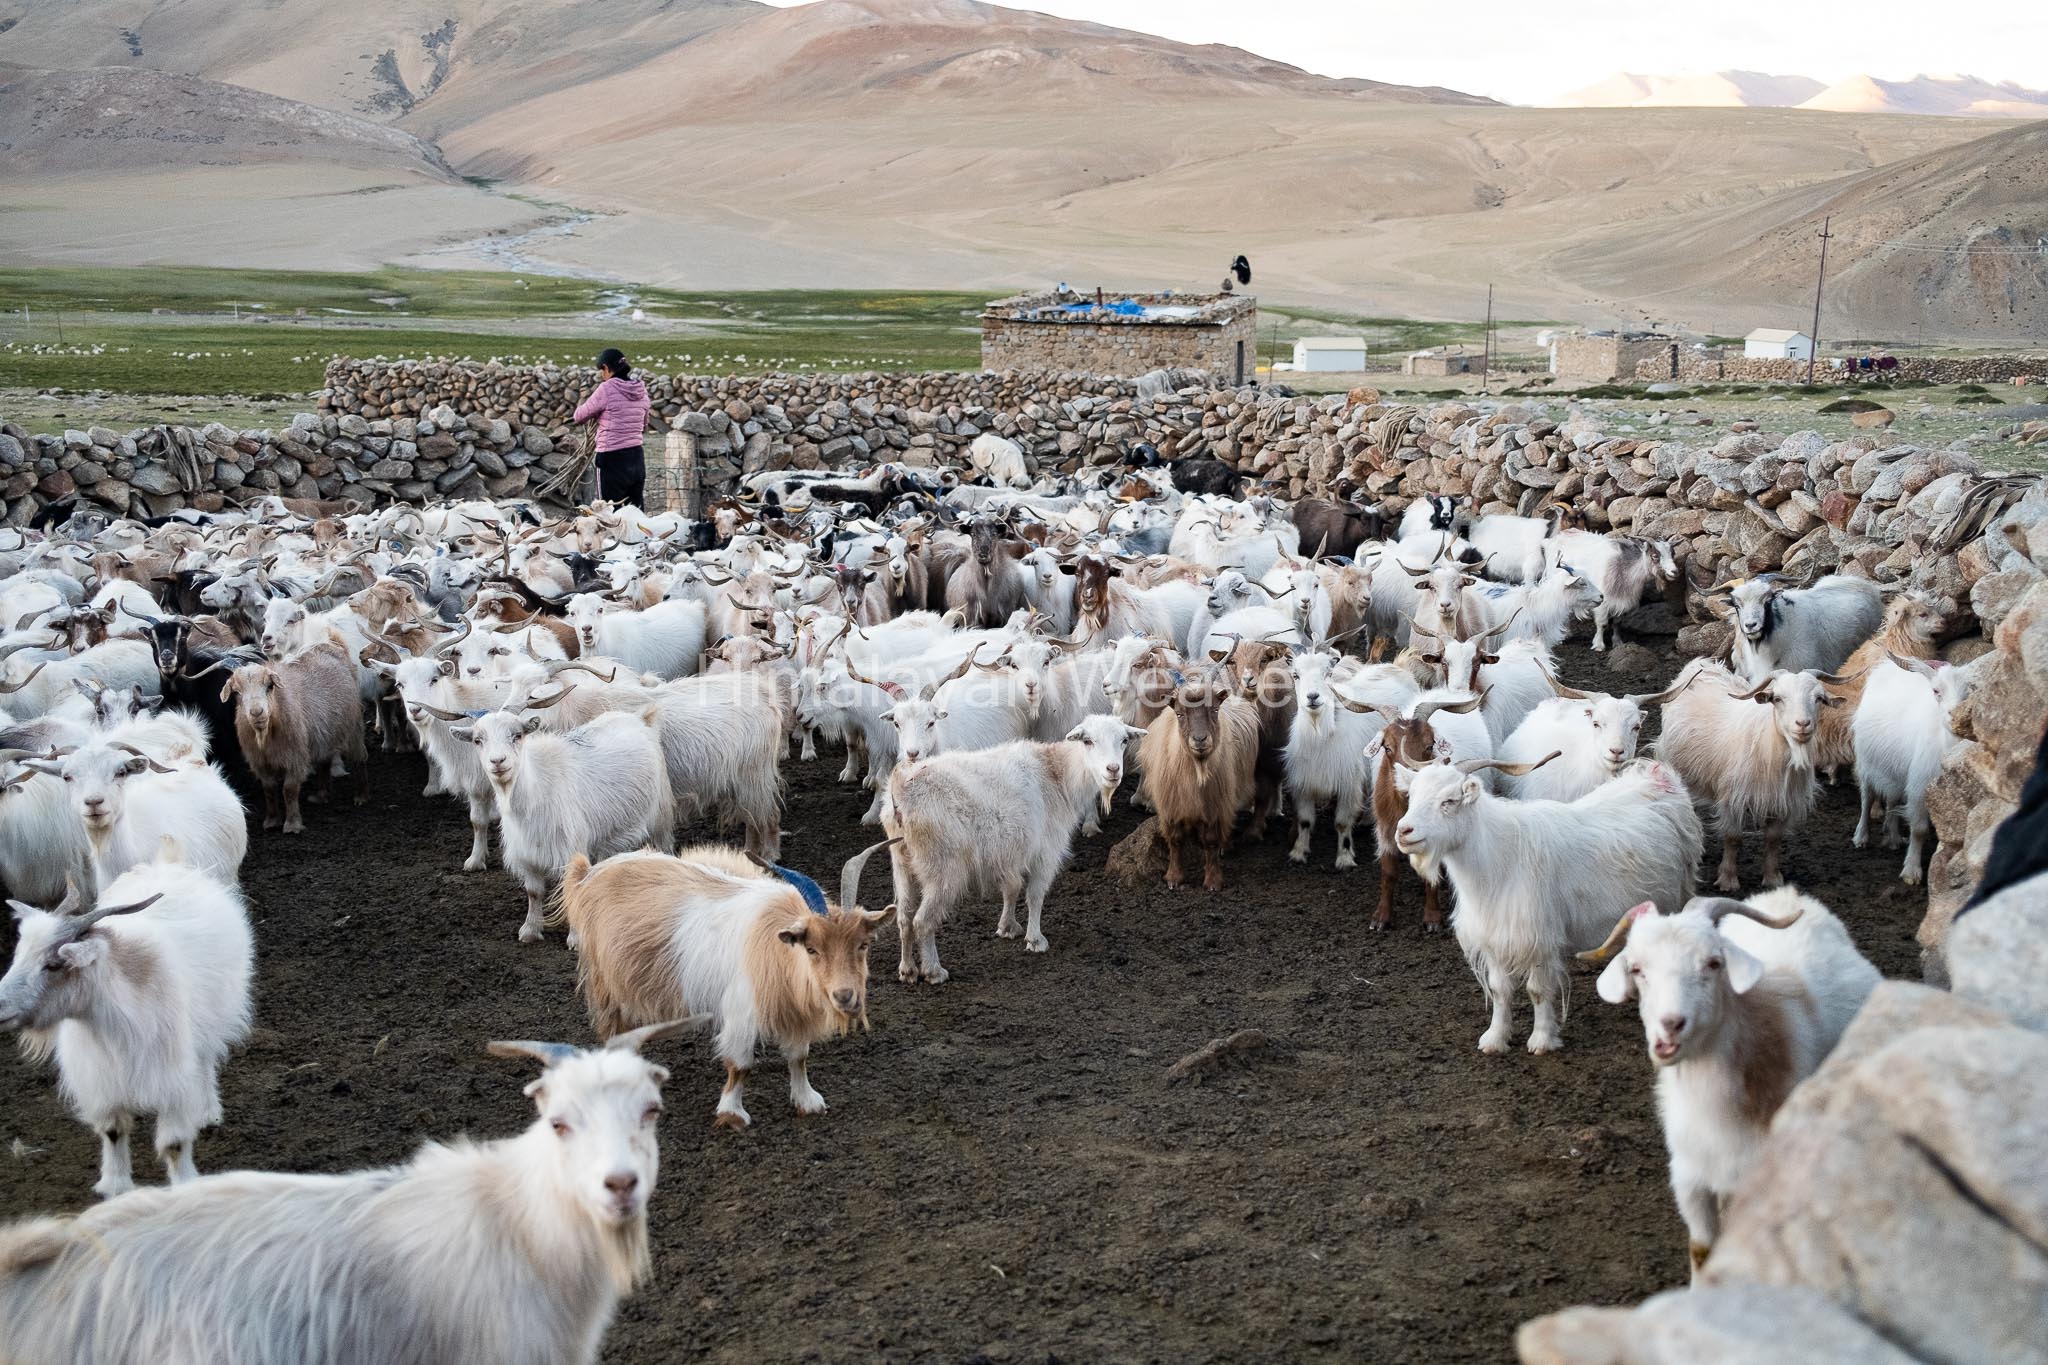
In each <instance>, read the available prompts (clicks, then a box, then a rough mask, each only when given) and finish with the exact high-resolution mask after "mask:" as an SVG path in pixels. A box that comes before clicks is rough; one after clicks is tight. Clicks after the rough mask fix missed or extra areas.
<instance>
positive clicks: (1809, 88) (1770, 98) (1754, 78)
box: [1551, 71, 1824, 109]
mask: <svg viewBox="0 0 2048 1365" xmlns="http://www.w3.org/2000/svg"><path fill="white" fill-rule="evenodd" d="M1823 88H1824V87H1823V86H1822V84H1821V82H1819V81H1817V80H1814V79H1813V78H1812V77H1811V76H1772V75H1767V74H1765V73H1764V72H1761V71H1715V72H1712V73H1710V74H1708V75H1705V76H1641V75H1636V74H1634V73H1632V72H1627V71H1623V72H1619V73H1617V74H1615V75H1612V76H1609V77H1608V78H1607V79H1606V80H1604V81H1600V82H1598V83H1597V84H1594V85H1589V86H1586V87H1585V88H1584V89H1582V90H1574V91H1572V92H1571V93H1570V94H1568V95H1563V96H1560V97H1559V98H1557V99H1555V100H1553V101H1551V104H1552V105H1554V106H1555V107H1557V108H1562V109H1662V108H1695V109H1789V108H1791V107H1792V106H1793V105H1796V104H1799V103H1801V102H1803V101H1805V100H1808V99H1810V98H1812V97H1813V96H1815V95H1817V94H1819V93H1820V92H1821V90H1822V89H1823Z"/></svg>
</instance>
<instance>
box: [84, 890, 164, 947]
mask: <svg viewBox="0 0 2048 1365" xmlns="http://www.w3.org/2000/svg"><path fill="white" fill-rule="evenodd" d="M163 898H164V893H163V892H161V891H159V892H157V893H156V894H155V895H154V896H148V897H145V898H144V899H142V900H139V901H130V902H129V903H128V904H126V905H101V906H96V907H95V908H93V909H91V910H88V911H86V912H85V913H84V914H82V915H74V916H72V918H71V924H72V925H74V926H76V928H75V930H74V935H73V936H74V937H76V936H77V935H79V934H83V933H84V932H85V931H86V930H88V929H90V928H92V927H93V926H94V925H95V924H98V923H99V922H100V921H101V920H103V919H110V918H112V917H113V916H115V915H132V914H134V913H135V912H136V911H138V910H147V909H149V907H150V906H152V905H155V904H156V903H157V902H158V901H160V900H162V899H163Z"/></svg>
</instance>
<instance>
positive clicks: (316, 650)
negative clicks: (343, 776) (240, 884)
mask: <svg viewBox="0 0 2048 1365" xmlns="http://www.w3.org/2000/svg"><path fill="white" fill-rule="evenodd" d="M229 697H236V698H238V701H237V703H236V706H235V738H236V739H238V740H240V741H241V745H242V757H243V758H244V759H246V760H247V761H248V764H249V771H250V773H251V774H252V775H253V776H254V777H255V778H256V780H257V781H258V782H260V783H262V785H263V828H265V829H278V828H280V827H282V829H283V831H284V832H285V833H286V834H303V833H305V830H306V822H305V821H304V820H303V819H301V818H300V815H299V788H300V787H301V785H302V784H303V783H304V782H305V780H306V775H307V774H308V773H310V772H312V771H313V770H315V769H322V770H324V772H325V774H326V788H327V791H328V794H329V795H332V794H333V791H334V770H333V767H332V765H333V764H334V763H335V762H337V761H340V760H343V759H345V760H347V761H348V762H350V763H353V764H354V765H355V772H356V804H357V805H358V806H360V805H363V804H364V803H366V802H367V801H369V799H370V766H369V764H370V758H369V750H368V749H367V748H366V747H365V745H364V743H363V707H362V702H361V700H360V699H359V697H358V694H357V691H356V670H355V665H354V663H353V662H352V661H351V660H350V659H349V657H348V648H347V646H346V645H344V644H343V643H342V640H341V636H340V635H339V634H338V633H336V632H334V631H329V632H328V633H327V638H326V639H325V640H322V641H321V642H320V643H318V644H315V645H308V646H307V647H306V648H305V649H302V650H300V651H299V652H298V653H297V654H294V655H292V656H291V657H290V658H289V659H285V660H283V661H282V662H279V663H274V664H244V665H243V666H242V667H240V668H238V669H236V670H235V671H234V672H233V673H232V674H230V675H229V677H228V680H227V683H226V684H225V685H224V686H223V687H222V688H221V690H220V698H221V700H222V701H226V700H227V699H228V698H229Z"/></svg>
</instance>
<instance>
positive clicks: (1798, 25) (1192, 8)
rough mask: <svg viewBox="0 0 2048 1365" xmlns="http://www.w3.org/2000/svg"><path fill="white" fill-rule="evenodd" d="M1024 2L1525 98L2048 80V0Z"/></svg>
mask: <svg viewBox="0 0 2048 1365" xmlns="http://www.w3.org/2000/svg"><path fill="white" fill-rule="evenodd" d="M802 2H803V0H769V3H770V4H778V5H784V6H787V5H790V4H795V3H802ZM1010 8H1012V9H1034V10H1039V11H1041V12H1043V13H1047V14H1057V15H1060V16H1063V17H1065V18H1070V19H1089V20H1093V21H1095V22H1096V23H1102V24H1113V25H1115V26H1116V27H1118V28H1129V29H1137V30H1139V31H1140V32H1144V33H1157V34H1161V35H1163V36H1165V37H1168V38H1173V39H1176V40H1178V41H1181V42H1188V43H1228V44H1230V45H1231V46H1233V47H1241V48H1246V49H1248V50H1250V51H1252V52H1257V53H1260V54H1262V55H1264V56H1268V57H1277V58H1279V59H1280V60H1281V61H1284V62H1290V63H1292V64H1293V65H1295V66H1300V67H1305V68H1306V69H1308V70H1310V71H1314V72H1318V73H1320V74H1322V75H1326V76H1364V77H1369V78H1370V79H1372V80H1378V81H1393V82H1396V83H1398V84H1402V85H1445V86H1450V87H1451V88H1452V89H1456V90H1465V91H1469V92H1471V93H1473V94H1479V95H1491V96H1492V97H1494V98H1495V99H1501V100H1508V101H1510V102H1512V103H1516V104H1536V103H1541V102H1543V101H1545V100H1548V99H1552V98H1554V97H1556V96H1558V95H1561V94H1564V93H1565V92H1567V91H1570V90H1576V89H1579V88H1580V87H1582V86H1587V85H1591V84H1592V83H1594V82H1595V81H1598V80H1601V79H1603V78H1605V77H1607V76H1611V75H1613V74H1614V73H1615V72H1617V71H1632V72H1637V73H1642V74H1648V75H1659V76H1682V75H1694V74H1699V73H1703V72H1709V71H1720V70H1725V69H1728V68H1739V69H1742V70H1747V71H1763V72H1768V73H1770V74H1772V75H1781V76H1811V77H1813V78H1814V79H1816V80H1820V81H1826V82H1829V83H1833V82H1834V81H1837V80H1840V79H1842V78H1843V77H1845V76H1856V75H1871V76H1877V77H1879V78H1881V79H1885V80H1903V79H1906V78H1908V77H1911V76H1915V75H1919V74H1922V73H1926V74H1929V75H1952V74H1956V73H1967V74H1969V75H1972V76H1981V77H1983V78H1985V79H1986V80H1993V81H2017V82H2018V83H2019V84H2021V85H2023V86H2026V87H2028V88H2030V89H2042V88H2048V6H2043V5H2041V4H2039V2H2038V0H2021V2H2020V3H2017V4H2004V5H1991V6H1977V7H1970V6H1964V7H1952V6H1943V5H1931V4H1928V3H1926V0H1834V3H1829V2H1828V0H1819V3H1813V2H1812V0H1807V2H1806V3H1799V2H1798V0H1719V3H1715V4H1687V5H1674V4H1660V3H1657V0H1547V2H1546V0H1450V3H1442V2H1441V0H1409V2H1408V3H1393V2H1392V0H1255V2H1254V3H1251V4H1246V3H1244V0H1034V2H1033V3H1023V0H1020V2H1019V3H1017V4H1014V5H1011V6H1010Z"/></svg>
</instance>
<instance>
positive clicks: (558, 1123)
mask: <svg viewBox="0 0 2048 1365" xmlns="http://www.w3.org/2000/svg"><path fill="white" fill-rule="evenodd" d="M554 1127H555V1136H556V1137H558V1138H565V1137H567V1136H569V1125H568V1124H566V1123H564V1122H563V1121H562V1120H560V1119H555V1120H554Z"/></svg>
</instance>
